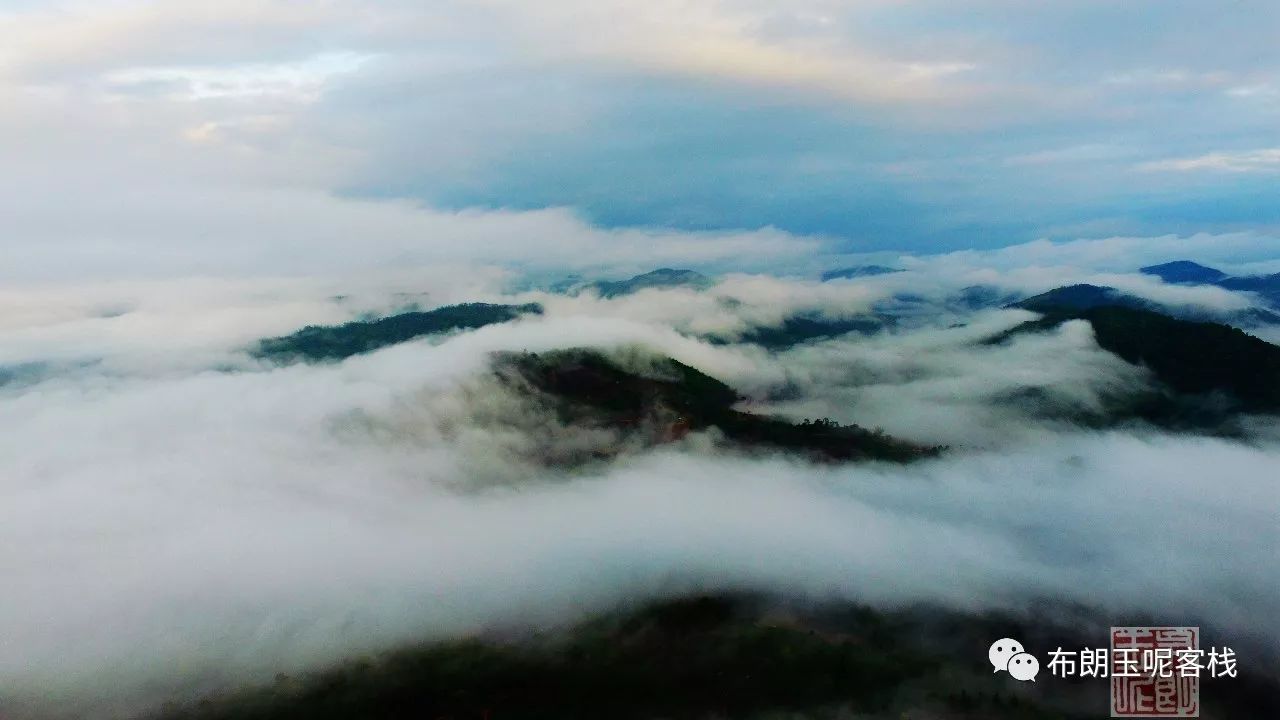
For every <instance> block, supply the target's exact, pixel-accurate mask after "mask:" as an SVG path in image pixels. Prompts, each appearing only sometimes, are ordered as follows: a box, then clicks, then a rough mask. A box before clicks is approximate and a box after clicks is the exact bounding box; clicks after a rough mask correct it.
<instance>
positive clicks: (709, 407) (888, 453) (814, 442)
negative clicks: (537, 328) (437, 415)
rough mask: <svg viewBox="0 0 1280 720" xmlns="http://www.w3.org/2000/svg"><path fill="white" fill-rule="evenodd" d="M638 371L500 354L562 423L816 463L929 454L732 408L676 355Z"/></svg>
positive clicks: (730, 394) (720, 388) (513, 376)
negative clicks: (716, 439) (712, 433)
mask: <svg viewBox="0 0 1280 720" xmlns="http://www.w3.org/2000/svg"><path fill="white" fill-rule="evenodd" d="M639 364H640V365H642V366H643V368H644V370H643V371H640V370H637V369H635V368H632V367H624V366H623V365H622V364H620V363H619V362H618V361H616V360H613V359H611V358H609V357H607V356H605V355H603V354H601V353H599V352H596V351H592V350H583V349H574V350H557V351H554V352H549V353H541V354H535V353H520V354H506V355H499V356H497V357H496V358H495V373H496V374H497V375H498V377H499V379H500V380H501V381H502V382H504V383H505V384H506V385H507V386H508V387H509V388H511V389H512V390H515V391H516V392H524V393H535V394H536V395H537V396H538V399H540V400H541V401H542V403H543V404H544V405H546V406H548V407H549V408H550V409H551V410H552V411H553V412H555V414H556V415H557V417H558V419H559V420H560V422H561V423H563V424H565V425H576V426H582V427H598V428H609V429H614V430H622V431H625V432H626V433H627V434H628V435H630V436H632V439H634V438H635V437H641V438H644V439H645V441H646V444H658V443H662V442H669V441H671V440H678V439H679V438H681V437H683V436H684V435H686V434H688V433H689V432H692V431H701V430H708V429H711V428H716V429H717V430H718V431H719V432H720V433H722V434H723V436H724V438H725V440H726V441H727V442H728V443H729V444H730V445H732V446H733V447H735V448H736V449H738V450H741V451H761V450H764V451H774V452H777V451H783V452H791V453H795V454H798V455H801V456H805V457H809V458H811V459H814V460H823V461H851V460H889V461H897V462H905V461H908V460H912V459H916V458H920V457H927V456H931V455H934V454H937V452H938V451H939V450H940V448H926V447H921V446H917V445H915V444H913V443H909V442H906V441H903V440H898V439H896V438H892V437H889V436H887V435H885V434H884V433H882V432H879V431H873V430H866V429H864V428H861V427H858V426H856V425H839V424H837V423H834V422H832V421H830V420H817V421H813V422H810V421H808V420H806V421H805V422H803V423H793V422H790V421H788V420H784V419H780V418H773V417H766V416H761V415H754V414H752V413H747V412H742V411H739V410H735V409H734V407H733V406H734V405H735V404H736V403H737V402H738V400H739V399H740V398H739V396H738V393H737V392H736V391H735V390H734V389H733V388H731V387H729V386H728V385H726V384H724V383H723V382H721V381H719V380H717V379H715V378H713V377H711V376H709V375H706V374H704V373H702V372H699V371H698V370H695V369H694V368H691V367H689V366H688V365H685V364H683V363H680V362H678V361H676V360H673V359H671V358H665V357H646V358H644V359H643V361H642V362H641V363H639Z"/></svg>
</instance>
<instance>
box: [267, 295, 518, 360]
mask: <svg viewBox="0 0 1280 720" xmlns="http://www.w3.org/2000/svg"><path fill="white" fill-rule="evenodd" d="M541 312H542V306H541V305H538V304H536V303H530V304H526V305H493V304H489V303H464V304H462V305H446V306H444V307H439V308H436V309H434V310H427V311H424V312H406V313H400V314H398V315H391V316H389V317H384V318H378V319H376V320H356V321H353V322H349V323H345V324H342V325H327V326H321V325H309V326H307V327H305V328H303V329H301V330H299V331H298V332H295V333H293V334H291V335H285V336H282V337H276V338H269V339H266V340H262V341H260V342H259V343H258V346H257V347H256V348H255V349H254V351H253V353H254V355H256V356H258V357H262V358H269V359H273V360H283V361H297V360H309V361H322V360H342V359H343V358H348V357H351V356H352V355H359V354H360V353H366V352H372V351H374V350H377V349H379V348H383V347H387V346H388V345H395V344H396V343H402V342H405V341H408V340H413V339H414V338H418V337H422V336H424V335H433V334H436V333H445V332H451V331H454V330H474V329H475V328H480V327H484V326H485V325H493V324H495V323H502V322H507V321H510V320H514V319H516V318H518V317H520V316H521V315H527V314H540V313H541Z"/></svg>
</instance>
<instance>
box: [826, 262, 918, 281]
mask: <svg viewBox="0 0 1280 720" xmlns="http://www.w3.org/2000/svg"><path fill="white" fill-rule="evenodd" d="M899 272H902V270H900V269H898V268H891V267H885V266H884V265H855V266H853V267H847V268H839V269H836V270H828V271H827V272H824V273H822V282H827V281H828V280H839V279H841V278H860V277H873V276H875V275H888V274H890V273H899Z"/></svg>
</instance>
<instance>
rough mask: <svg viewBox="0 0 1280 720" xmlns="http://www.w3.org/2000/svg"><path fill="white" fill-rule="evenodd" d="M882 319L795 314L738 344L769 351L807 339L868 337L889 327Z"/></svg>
mask: <svg viewBox="0 0 1280 720" xmlns="http://www.w3.org/2000/svg"><path fill="white" fill-rule="evenodd" d="M891 320H892V319H891V318H890V319H889V320H888V321H886V319H883V318H879V317H875V316H873V315H867V316H864V317H856V318H848V319H844V320H830V319H827V318H813V317H806V316H803V315H794V316H792V317H789V318H787V319H786V320H783V321H782V324H781V325H777V326H774V327H763V326H762V327H757V328H755V329H753V330H750V331H748V332H746V333H743V334H742V336H741V337H740V338H739V340H738V341H739V342H744V343H755V344H756V345H760V346H763V347H766V348H769V349H770V350H785V349H786V348H789V347H794V346H796V345H799V344H801V343H805V342H808V341H810V340H825V339H827V338H833V337H840V336H841V335H847V334H849V333H851V332H856V333H862V334H871V333H874V332H878V331H880V330H883V329H884V328H885V327H886V325H888V324H891V322H890V321H891Z"/></svg>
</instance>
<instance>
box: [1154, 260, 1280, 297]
mask: <svg viewBox="0 0 1280 720" xmlns="http://www.w3.org/2000/svg"><path fill="white" fill-rule="evenodd" d="M1141 272H1143V273H1144V274H1147V275H1153V276H1155V277H1158V278H1160V279H1161V280H1164V281H1165V282H1168V283H1177V284H1180V285H1217V286H1218V287H1221V288H1226V289H1227V290H1236V291H1239V292H1252V293H1257V294H1258V295H1260V296H1262V297H1263V298H1266V300H1267V302H1268V303H1269V304H1270V305H1271V306H1272V307H1274V308H1277V309H1280V273H1276V274H1274V275H1246V276H1241V277H1232V276H1229V275H1227V274H1226V273H1224V272H1222V271H1221V270H1217V269H1215V268H1211V267H1206V266H1204V265H1200V264H1198V263H1194V262H1191V261H1190V260H1175V261H1173V262H1168V263H1164V264H1162V265H1150V266H1148V267H1144V268H1142V269H1141Z"/></svg>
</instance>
